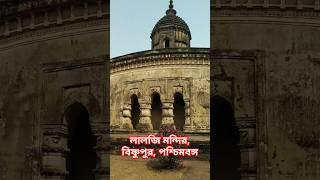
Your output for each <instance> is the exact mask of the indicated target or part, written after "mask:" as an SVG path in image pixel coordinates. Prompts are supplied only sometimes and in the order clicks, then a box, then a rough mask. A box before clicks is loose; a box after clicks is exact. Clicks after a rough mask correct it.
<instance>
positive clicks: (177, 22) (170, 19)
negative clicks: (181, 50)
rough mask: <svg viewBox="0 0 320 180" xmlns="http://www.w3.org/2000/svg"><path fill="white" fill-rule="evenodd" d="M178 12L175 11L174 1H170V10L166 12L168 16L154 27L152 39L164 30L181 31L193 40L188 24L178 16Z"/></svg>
mask: <svg viewBox="0 0 320 180" xmlns="http://www.w3.org/2000/svg"><path fill="white" fill-rule="evenodd" d="M176 14H177V12H176V10H174V9H173V4H172V1H170V5H169V9H168V10H167V11H166V15H165V16H164V17H162V18H161V19H160V20H159V21H158V22H157V24H156V25H155V26H154V28H153V30H152V33H151V37H153V35H154V34H155V33H156V32H157V31H160V30H162V29H171V28H175V29H180V30H183V31H185V32H186V33H187V34H188V35H189V37H190V40H191V32H190V29H189V26H188V24H187V23H186V22H185V21H184V20H183V19H182V18H181V17H179V16H177V15H176Z"/></svg>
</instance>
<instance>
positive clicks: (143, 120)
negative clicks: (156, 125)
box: [137, 101, 153, 132]
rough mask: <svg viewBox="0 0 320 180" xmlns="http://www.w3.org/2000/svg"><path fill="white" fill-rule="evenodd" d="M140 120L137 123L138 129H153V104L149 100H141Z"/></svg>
mask: <svg viewBox="0 0 320 180" xmlns="http://www.w3.org/2000/svg"><path fill="white" fill-rule="evenodd" d="M140 110H141V114H140V120H139V124H138V125H137V130H138V131H140V132H146V131H151V130H153V127H152V123H151V104H150V102H148V101H141V102H140Z"/></svg>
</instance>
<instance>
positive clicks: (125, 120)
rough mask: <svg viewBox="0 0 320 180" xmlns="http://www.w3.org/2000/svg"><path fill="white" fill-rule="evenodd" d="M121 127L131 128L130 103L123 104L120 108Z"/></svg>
mask: <svg viewBox="0 0 320 180" xmlns="http://www.w3.org/2000/svg"><path fill="white" fill-rule="evenodd" d="M120 128H121V129H125V130H132V129H133V126H132V122H131V104H125V105H124V106H123V109H122V122H121V127H120Z"/></svg>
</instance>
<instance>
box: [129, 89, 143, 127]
mask: <svg viewBox="0 0 320 180" xmlns="http://www.w3.org/2000/svg"><path fill="white" fill-rule="evenodd" d="M140 113H141V111H140V104H139V100H138V96H137V95H135V94H133V95H131V123H132V126H133V129H136V127H137V124H138V123H139V119H140Z"/></svg>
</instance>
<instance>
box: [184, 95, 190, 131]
mask: <svg viewBox="0 0 320 180" xmlns="http://www.w3.org/2000/svg"><path fill="white" fill-rule="evenodd" d="M184 103H185V106H184V109H185V124H184V128H183V129H184V131H185V132H188V131H191V130H192V124H191V118H190V99H185V101H184Z"/></svg>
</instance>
